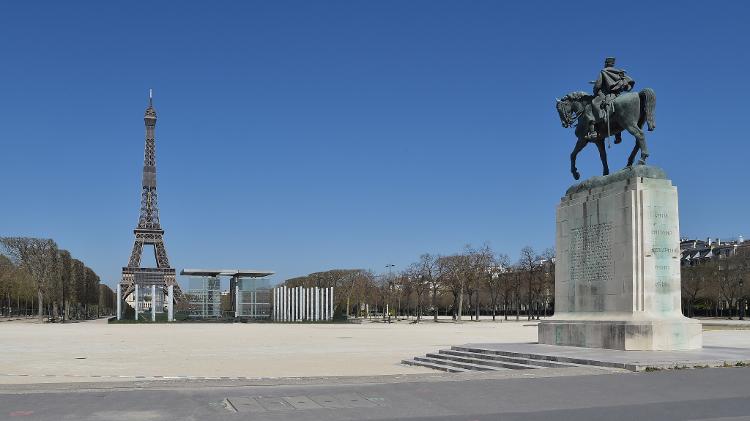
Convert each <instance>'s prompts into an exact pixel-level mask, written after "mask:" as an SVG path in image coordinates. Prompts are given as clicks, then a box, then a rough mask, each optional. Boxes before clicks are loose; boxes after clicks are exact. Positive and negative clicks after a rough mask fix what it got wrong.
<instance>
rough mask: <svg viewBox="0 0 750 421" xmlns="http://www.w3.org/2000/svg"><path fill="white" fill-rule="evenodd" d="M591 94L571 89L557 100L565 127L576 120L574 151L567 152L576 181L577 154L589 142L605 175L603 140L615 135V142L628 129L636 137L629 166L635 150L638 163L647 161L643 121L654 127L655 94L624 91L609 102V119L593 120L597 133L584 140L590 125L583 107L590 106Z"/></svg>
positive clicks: (650, 129)
mask: <svg viewBox="0 0 750 421" xmlns="http://www.w3.org/2000/svg"><path fill="white" fill-rule="evenodd" d="M593 98H594V97H593V96H591V95H589V94H587V93H585V92H571V93H569V94H568V95H565V96H564V97H563V98H562V99H558V100H557V113H558V114H559V115H560V121H561V122H562V126H563V127H565V128H567V127H570V126H571V125H573V123H574V122H575V121H576V120H577V124H576V130H575V134H576V137H577V138H578V141H577V142H576V146H575V147H574V148H573V152H572V153H571V154H570V172H571V173H573V178H575V179H576V180H578V179H579V178H580V177H581V175H580V174H579V173H578V169H577V168H576V157H577V156H578V152H580V151H581V149H583V148H584V147H585V146H586V145H587V144H588V143H589V142H591V143H593V144H595V145H596V147H597V148H598V149H599V157H600V158H601V160H602V167H603V173H604V175H608V174H609V166H608V165H607V151H606V149H605V148H604V139H605V138H606V137H607V136H609V135H615V139H616V140H615V143H620V140H621V138H620V133H621V132H622V131H623V130H627V131H628V132H629V133H630V134H632V135H633V137H635V147H633V151H632V152H631V153H630V157H629V158H628V165H627V166H628V167H630V166H632V165H633V161H634V160H635V156H636V154H637V153H638V150H639V149H640V150H641V159H640V160H639V161H638V164H639V165H642V164H645V163H646V158H648V147H647V146H646V135H645V134H644V133H643V130H642V128H643V124H644V123H648V131H652V130H654V129H655V128H656V124H655V123H654V110H655V108H656V94H655V93H654V91H653V89H651V88H645V89H643V90H642V91H640V92H638V93H635V92H628V93H624V94H622V95H620V96H618V97H617V98H615V99H614V101H612V106H611V107H609V109H608V115H609V121H607V120H605V119H603V118H602V119H601V120H600V121H598V122H597V123H596V130H597V133H598V134H599V136H598V137H596V138H595V139H586V134H587V131H588V127H589V117H587V116H586V114H587V113H586V107H592V104H591V100H592V99H593Z"/></svg>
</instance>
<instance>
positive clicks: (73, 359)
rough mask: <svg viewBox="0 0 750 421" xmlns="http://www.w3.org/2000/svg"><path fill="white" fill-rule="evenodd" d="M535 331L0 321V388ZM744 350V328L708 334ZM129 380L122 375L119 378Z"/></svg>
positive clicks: (316, 369)
mask: <svg viewBox="0 0 750 421" xmlns="http://www.w3.org/2000/svg"><path fill="white" fill-rule="evenodd" d="M535 341H536V324H535V323H532V322H528V321H525V320H523V319H522V320H521V321H520V322H514V321H509V322H494V323H493V322H491V321H486V320H483V321H482V322H479V323H477V322H468V321H467V322H464V323H461V324H455V323H450V322H447V321H446V322H441V323H433V322H432V321H427V322H423V323H420V324H411V323H408V322H400V323H393V324H382V323H370V322H365V323H363V324H270V323H269V324H198V323H190V324H169V325H168V324H155V325H135V324H114V325H112V324H107V323H106V322H105V321H104V320H99V321H92V322H83V323H71V324H64V325H61V324H39V323H34V322H33V321H29V320H27V321H13V322H3V323H0V384H18V383H41V382H45V383H46V382H72V381H87V382H88V381H122V380H128V379H139V378H141V377H142V378H154V377H158V376H162V377H167V378H168V377H185V376H187V377H232V378H235V377H247V378H260V377H318V376H373V375H384V374H406V373H430V372H432V371H431V370H429V369H424V368H419V367H411V366H406V365H402V364H400V361H401V360H403V359H407V358H412V357H414V356H417V355H424V354H425V353H427V352H433V351H435V350H437V349H440V348H445V347H449V346H451V345H460V344H464V343H472V342H473V343H481V342H484V343H487V342H535ZM704 344H705V345H707V346H739V347H748V348H750V330H744V331H737V330H722V331H712V332H705V333H704ZM120 376H126V377H120Z"/></svg>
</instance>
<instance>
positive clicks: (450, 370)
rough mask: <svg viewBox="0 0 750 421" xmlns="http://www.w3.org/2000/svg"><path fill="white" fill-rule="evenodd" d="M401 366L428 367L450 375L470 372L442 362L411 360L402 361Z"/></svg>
mask: <svg viewBox="0 0 750 421" xmlns="http://www.w3.org/2000/svg"><path fill="white" fill-rule="evenodd" d="M401 364H406V365H416V366H420V367H427V368H432V369H434V370H440V371H447V372H448V373H464V372H466V371H468V370H466V369H463V368H458V367H452V366H449V365H445V364H441V363H440V362H430V361H417V360H415V359H411V360H403V361H401Z"/></svg>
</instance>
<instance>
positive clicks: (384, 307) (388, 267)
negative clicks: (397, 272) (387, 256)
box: [383, 263, 396, 320]
mask: <svg viewBox="0 0 750 421" xmlns="http://www.w3.org/2000/svg"><path fill="white" fill-rule="evenodd" d="M385 267H386V269H388V281H389V282H390V281H391V280H393V268H394V267H396V265H394V264H391V263H389V264H387V265H385ZM390 298H391V297H390V294H388V296H387V298H386V303H390V301H391V300H390ZM386 303H384V305H383V320H385V313H386V311H388V310H389V309H388V307H389V306H388V304H386ZM388 313H389V315H390V311H388Z"/></svg>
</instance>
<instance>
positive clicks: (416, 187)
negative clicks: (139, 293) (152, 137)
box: [0, 0, 750, 284]
mask: <svg viewBox="0 0 750 421" xmlns="http://www.w3.org/2000/svg"><path fill="white" fill-rule="evenodd" d="M606 4H607V3H606V2H585V1H577V2H562V3H561V2H530V1H524V2H500V1H471V2H466V1H453V2H443V1H433V0H430V1H369V2H364V1H340V2H311V1H300V2H287V1H273V2H263V3H261V2H226V3H225V2H216V1H212V2H202V3H189V2H169V3H168V2H146V3H140V4H136V3H134V2H91V3H88V4H85V3H83V2H75V3H74V2H59V1H57V2H49V3H42V2H4V3H2V5H0V52H1V53H2V64H1V65H0V116H1V117H0V122H1V124H0V142H1V143H0V144H1V145H2V149H1V151H2V152H0V171H2V181H3V183H2V195H0V235H28V236H43V237H51V238H54V239H55V240H57V242H58V243H59V245H60V246H61V247H64V248H67V249H69V250H70V251H71V252H72V253H73V254H74V255H75V256H77V257H79V258H81V259H82V260H84V261H85V262H86V263H88V264H89V265H90V266H91V267H92V268H93V269H94V270H96V272H97V273H99V274H100V275H101V276H102V277H103V278H104V280H105V281H106V282H108V283H109V284H113V283H115V282H117V279H118V278H119V274H120V270H121V267H122V266H123V265H124V264H126V263H127V260H128V255H129V253H130V248H131V246H132V242H133V233H132V230H133V228H134V227H135V225H136V223H137V218H138V208H139V190H140V177H141V168H142V165H143V164H142V159H143V134H144V129H143V120H142V117H143V111H144V108H145V106H146V103H147V93H148V88H154V92H155V106H156V109H157V112H158V115H159V120H158V123H157V127H156V129H157V132H156V133H157V162H158V181H159V194H160V196H159V199H160V203H159V205H160V209H161V216H162V224H163V226H164V228H165V229H166V242H167V251H168V253H169V257H170V259H171V261H172V264H173V265H174V266H175V267H176V268H177V269H178V270H179V269H182V268H185V267H228V268H234V267H242V268H246V267H250V268H261V269H271V270H275V271H277V272H278V275H277V276H276V279H277V280H283V279H285V278H287V277H291V276H296V275H302V274H306V273H309V272H313V271H320V270H326V269H330V268H334V267H348V268H351V267H364V268H372V269H373V270H376V271H383V270H384V267H385V265H386V264H389V263H393V264H396V265H397V268H398V269H400V268H403V267H405V266H406V265H408V264H409V263H410V262H412V261H414V260H415V259H416V258H417V257H418V256H419V254H421V253H424V252H432V253H452V252H455V251H459V250H460V249H461V248H462V247H463V246H464V245H465V244H467V243H471V244H474V245H480V244H481V243H484V242H489V243H490V244H491V245H492V246H493V247H494V248H495V249H496V250H497V251H499V252H505V253H508V254H509V255H511V257H513V258H515V257H517V255H518V250H519V249H520V248H521V247H523V246H524V245H531V246H533V247H535V248H536V249H539V250H542V249H544V248H547V247H551V246H553V245H554V228H555V227H554V208H555V205H556V203H557V201H558V200H559V198H560V196H561V195H562V194H563V192H564V191H565V189H566V188H567V187H568V186H569V185H570V184H571V183H572V182H573V180H572V178H571V176H570V174H569V172H568V155H569V153H570V151H571V149H572V147H573V143H574V138H573V134H572V131H571V130H570V129H568V130H566V129H563V128H562V127H561V126H560V121H559V119H558V117H557V114H556V112H555V107H554V104H555V97H556V96H558V97H559V96H562V95H564V94H565V93H567V92H570V91H573V90H588V89H590V85H589V84H588V83H587V82H588V81H590V80H592V79H594V78H595V77H596V75H597V72H598V71H599V69H600V68H601V65H602V61H603V59H604V57H605V56H607V55H614V56H616V57H617V60H618V65H619V66H621V67H623V68H625V69H626V70H627V71H628V72H629V73H630V74H631V75H632V76H633V78H634V79H635V80H636V81H637V85H636V88H643V87H647V86H648V87H652V88H653V89H654V90H655V91H656V93H657V98H658V101H657V111H656V119H657V126H658V127H657V130H656V131H655V132H653V133H651V134H650V135H649V137H648V141H649V146H650V148H651V152H652V159H651V161H650V162H651V163H652V164H654V165H658V166H661V167H663V168H664V169H665V170H666V171H667V173H668V174H669V175H670V176H671V177H672V179H673V180H674V183H675V184H676V185H677V186H678V188H679V191H680V211H681V228H682V234H683V235H691V236H700V237H705V236H709V235H711V236H721V237H725V238H726V237H735V236H737V235H738V234H745V236H746V237H750V229H749V226H748V209H749V208H750V197H749V195H748V190H747V188H748V179H750V177H749V176H748V165H747V163H748V155H749V152H750V138H749V136H748V134H747V121H748V113H749V112H750V106H748V97H750V83H748V80H749V79H748V78H749V76H748V73H749V72H750V63H749V61H750V58H749V56H750V53H748V51H750V48H749V47H748V41H750V35H749V33H748V29H747V22H746V21H745V20H746V19H747V17H748V16H750V7H749V6H748V3H747V2H740V1H731V2H730V1H726V2H722V1H714V2H705V1H704V2H680V3H679V6H678V5H676V4H669V3H668V2H657V1H648V2H642V3H640V2H622V3H618V4H617V5H615V6H611V7H610V10H609V11H607V12H606V16H597V13H599V12H601V11H604V10H605V5H606ZM608 21H611V23H608ZM632 142H633V139H632V137H630V136H629V135H625V140H624V142H623V145H619V146H613V148H612V149H611V150H609V152H610V154H611V156H610V163H611V166H612V168H613V169H617V168H620V167H621V166H623V165H624V163H625V159H626V157H627V153H628V152H629V150H630V148H631V146H632V144H633V143H632ZM578 167H579V169H580V170H581V172H582V174H583V176H584V177H588V176H591V175H597V174H599V171H600V164H599V162H598V157H597V154H596V150H595V148H593V147H590V148H587V149H586V150H585V151H584V152H583V153H582V154H581V156H580V157H579V165H578Z"/></svg>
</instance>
